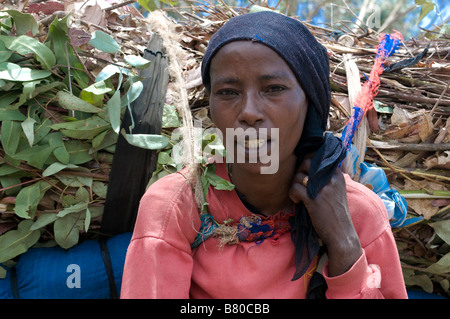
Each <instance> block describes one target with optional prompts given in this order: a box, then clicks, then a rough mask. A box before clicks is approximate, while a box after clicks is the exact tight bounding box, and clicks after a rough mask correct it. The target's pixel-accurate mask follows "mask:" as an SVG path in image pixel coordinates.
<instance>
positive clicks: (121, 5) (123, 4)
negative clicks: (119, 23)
mask: <svg viewBox="0 0 450 319" xmlns="http://www.w3.org/2000/svg"><path fill="white" fill-rule="evenodd" d="M135 2H136V0H129V1H125V2H122V3H118V4H115V5H112V6H110V7H108V8H105V9H103V11H105V12H107V11H111V10H114V9H117V8H120V7H124V6H127V5H129V4H132V3H135Z"/></svg>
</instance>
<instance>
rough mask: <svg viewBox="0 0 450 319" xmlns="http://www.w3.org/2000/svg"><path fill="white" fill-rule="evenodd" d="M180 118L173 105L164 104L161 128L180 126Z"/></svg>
mask: <svg viewBox="0 0 450 319" xmlns="http://www.w3.org/2000/svg"><path fill="white" fill-rule="evenodd" d="M180 126H181V120H180V117H179V115H178V112H177V108H176V107H175V105H171V104H164V108H163V115H162V128H171V127H174V128H176V127H180Z"/></svg>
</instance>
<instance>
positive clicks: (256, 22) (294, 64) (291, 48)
mask: <svg viewBox="0 0 450 319" xmlns="http://www.w3.org/2000/svg"><path fill="white" fill-rule="evenodd" d="M242 40H244V41H254V42H258V43H261V44H264V45H266V46H268V47H269V48H271V49H272V50H274V51H275V52H277V53H278V55H280V57H281V58H283V59H284V60H285V61H286V63H287V64H288V65H289V67H290V68H291V70H292V71H293V72H294V74H295V76H296V78H297V80H298V82H299V84H300V86H301V87H302V89H303V91H304V92H305V94H306V96H307V97H308V110H307V114H306V119H305V125H304V128H303V132H302V136H301V138H300V141H299V142H298V145H297V147H296V149H295V154H296V155H297V158H298V165H300V163H301V162H302V161H303V158H304V156H305V155H306V154H308V153H312V152H315V155H314V157H313V159H312V163H311V169H310V174H309V180H308V186H307V193H308V196H309V197H310V198H315V197H316V196H317V194H318V192H319V191H320V189H321V188H322V187H323V186H324V185H326V184H327V183H328V182H329V181H330V179H331V176H332V174H333V172H334V171H335V169H336V168H337V167H338V165H339V163H340V162H341V161H342V159H343V158H344V157H345V149H344V147H343V146H342V143H341V140H340V139H338V138H336V137H334V136H333V135H332V134H330V133H325V129H326V126H327V120H328V112H329V109H330V100H331V89H330V78H329V77H330V74H329V73H330V70H329V61H328V54H327V50H326V49H325V48H324V47H323V46H322V45H321V44H320V43H319V42H318V41H317V40H316V38H315V37H314V36H313V35H312V34H311V33H310V32H309V30H308V29H307V28H306V27H305V26H304V25H303V24H302V23H301V22H300V21H298V20H295V19H293V18H290V17H287V16H284V15H282V14H279V13H275V12H271V11H262V12H257V13H249V14H244V15H240V16H237V17H234V18H232V19H230V20H229V21H228V22H227V23H225V25H224V26H222V27H221V28H220V29H219V30H218V31H217V32H216V33H215V34H214V36H213V37H212V38H211V40H210V42H209V45H208V48H207V50H206V52H205V55H204V58H203V62H202V69H201V71H202V78H203V84H204V85H205V87H206V88H207V89H208V90H209V89H210V85H211V83H210V74H209V69H210V66H211V60H212V59H213V57H214V55H215V54H216V53H217V52H218V51H219V50H220V49H221V48H222V47H223V46H224V45H226V44H227V43H230V42H233V41H242ZM291 222H292V226H293V230H292V240H293V242H294V246H295V266H296V271H295V274H294V276H293V278H292V280H296V279H298V278H300V277H301V276H303V274H304V273H305V272H306V270H307V269H308V267H309V265H310V264H311V262H312V260H313V259H314V257H315V256H316V255H317V254H318V252H319V248H320V245H319V238H318V236H317V234H316V232H315V230H314V227H313V226H312V224H311V220H310V218H309V214H308V212H307V210H306V208H305V206H304V205H303V203H300V204H299V205H297V207H296V214H295V216H294V217H293V218H292V220H291Z"/></svg>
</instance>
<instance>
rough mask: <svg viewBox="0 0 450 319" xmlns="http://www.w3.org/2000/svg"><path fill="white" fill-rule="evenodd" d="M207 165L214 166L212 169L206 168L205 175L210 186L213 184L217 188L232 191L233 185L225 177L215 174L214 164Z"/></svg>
mask: <svg viewBox="0 0 450 319" xmlns="http://www.w3.org/2000/svg"><path fill="white" fill-rule="evenodd" d="M209 167H211V168H212V167H214V169H209V170H207V171H206V174H205V175H206V176H205V177H206V179H207V180H208V182H209V183H210V184H211V185H212V186H214V187H215V188H216V189H218V190H227V191H232V190H233V189H234V185H233V184H232V183H230V182H229V181H227V180H226V179H223V178H222V177H220V176H219V175H216V172H215V166H209Z"/></svg>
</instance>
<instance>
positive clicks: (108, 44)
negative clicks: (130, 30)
mask: <svg viewBox="0 0 450 319" xmlns="http://www.w3.org/2000/svg"><path fill="white" fill-rule="evenodd" d="M89 44H90V45H92V46H93V47H94V48H97V49H99V50H100V51H103V52H107V53H116V52H118V51H119V50H120V46H119V44H118V43H117V42H116V40H114V38H113V37H112V36H110V35H109V34H107V33H105V32H103V31H98V30H97V31H94V33H93V34H92V38H91V39H90V40H89Z"/></svg>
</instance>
